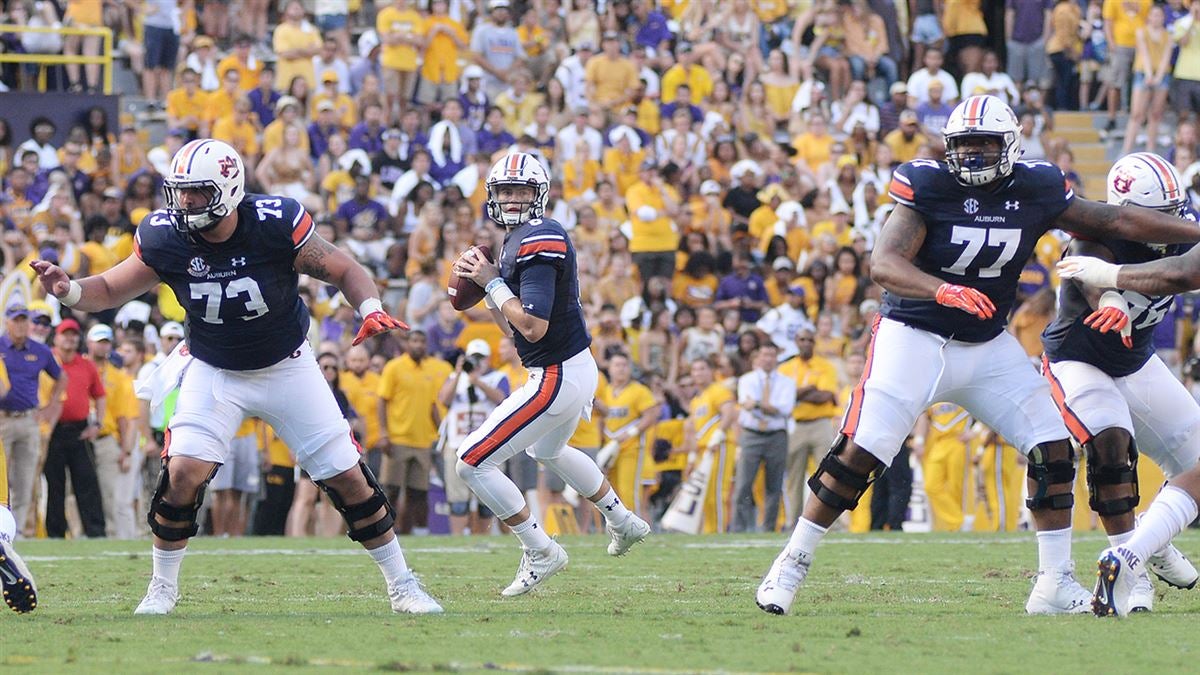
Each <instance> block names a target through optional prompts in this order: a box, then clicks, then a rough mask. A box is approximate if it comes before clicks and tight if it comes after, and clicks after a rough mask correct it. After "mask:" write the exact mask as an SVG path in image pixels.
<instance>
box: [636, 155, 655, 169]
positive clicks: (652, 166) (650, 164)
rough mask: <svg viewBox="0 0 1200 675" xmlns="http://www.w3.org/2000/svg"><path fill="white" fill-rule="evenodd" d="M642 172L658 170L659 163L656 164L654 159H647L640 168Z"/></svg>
mask: <svg viewBox="0 0 1200 675" xmlns="http://www.w3.org/2000/svg"><path fill="white" fill-rule="evenodd" d="M639 168H640V169H641V170H642V171H650V170H652V169H656V168H658V162H655V161H654V159H653V158H652V157H647V158H646V159H643V160H642V165H641V167H639Z"/></svg>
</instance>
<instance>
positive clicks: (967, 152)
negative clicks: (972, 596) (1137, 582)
mask: <svg viewBox="0 0 1200 675" xmlns="http://www.w3.org/2000/svg"><path fill="white" fill-rule="evenodd" d="M943 133H944V136H945V144H946V161H945V162H944V163H943V162H935V161H932V160H921V159H918V160H914V161H912V162H908V163H906V164H903V165H901V166H900V167H899V168H897V169H896V171H895V172H894V173H893V175H892V182H891V185H890V187H889V194H890V195H891V197H892V199H893V200H894V201H895V202H896V208H895V210H893V211H892V213H891V215H890V216H889V217H888V220H887V223H886V224H885V225H884V227H883V230H882V232H881V233H880V236H879V240H878V241H877V242H876V245H875V249H874V252H873V254H872V258H871V275H872V278H873V279H874V280H875V281H876V282H877V283H879V284H880V285H882V286H883V287H884V289H885V294H884V304H883V308H882V309H881V311H880V316H879V317H878V318H877V319H876V321H875V325H874V327H873V329H872V330H873V334H872V342H871V345H870V347H869V348H868V349H869V351H868V355H867V365H866V369H865V370H864V372H863V377H862V378H861V379H860V380H859V383H858V386H857V387H856V389H855V391H854V394H853V395H852V396H851V400H850V404H849V406H848V407H847V409H846V412H845V415H844V417H843V421H842V427H841V433H840V434H839V435H838V437H837V439H836V440H835V442H834V443H833V447H832V449H831V451H830V452H829V454H828V455H826V457H825V458H824V459H823V460H822V461H821V463H820V466H819V467H818V469H817V471H816V472H815V474H814V475H813V476H812V478H811V479H810V480H809V487H810V488H811V489H812V491H813V495H812V496H811V497H810V498H809V499H808V502H807V503H806V504H805V506H804V512H803V514H802V515H801V517H800V520H799V522H798V523H797V525H796V529H795V531H794V532H793V534H792V536H791V538H790V540H789V541H788V543H787V545H786V546H785V547H784V549H783V551H782V552H781V553H780V554H779V556H778V557H777V558H776V560H775V562H774V564H773V565H772V566H771V569H770V571H769V572H768V573H767V575H766V577H765V578H764V579H763V581H762V583H761V584H760V586H759V588H758V593H757V598H756V599H757V601H758V605H759V606H760V607H761V608H762V609H763V610H765V611H767V612H771V613H775V614H784V613H786V612H787V611H788V609H789V608H790V607H791V605H792V601H793V600H794V598H795V594H796V590H797V588H798V587H799V586H800V584H801V583H802V582H803V581H804V578H805V577H806V576H807V575H808V571H809V567H810V566H811V564H812V560H813V553H814V552H815V550H816V547H817V544H818V542H819V541H820V540H821V538H822V537H823V536H824V535H825V533H826V531H827V529H828V527H829V526H830V525H831V524H832V523H833V521H834V520H835V519H836V518H837V517H838V515H839V514H841V513H842V512H843V511H845V510H846V509H851V508H853V507H854V506H855V505H856V504H857V503H858V500H859V498H860V496H861V495H862V493H863V491H864V490H866V488H867V486H868V485H869V484H870V475H871V472H872V471H874V470H875V468H876V467H878V466H879V465H880V464H884V465H888V464H890V463H891V461H892V459H893V458H894V457H895V456H896V453H897V451H898V450H899V448H900V446H901V443H902V442H903V441H904V439H905V437H906V436H907V435H908V434H909V431H910V430H911V429H912V428H913V423H914V422H915V421H916V419H917V417H918V416H919V415H920V414H921V412H922V411H923V410H925V409H926V408H928V407H929V405H930V404H931V403H934V402H937V401H949V402H952V403H956V404H958V405H960V406H962V407H963V408H965V409H966V410H967V411H968V412H969V413H971V415H973V416H974V417H975V418H976V419H978V420H980V421H982V422H983V423H984V424H986V425H988V426H989V427H991V428H992V429H994V430H995V431H996V432H997V433H998V434H1000V435H1001V436H1003V437H1004V438H1006V439H1008V440H1009V441H1010V442H1012V443H1013V445H1015V446H1016V447H1017V448H1019V449H1020V450H1021V452H1023V453H1025V454H1026V455H1027V456H1028V458H1029V468H1028V485H1029V495H1030V497H1029V500H1028V502H1027V504H1028V506H1029V508H1030V511H1031V512H1032V514H1033V520H1034V524H1035V527H1036V529H1037V531H1038V559H1039V564H1038V570H1039V573H1038V577H1037V580H1036V582H1035V584H1034V587H1033V592H1032V593H1031V594H1030V596H1029V600H1028V602H1027V603H1026V605H1025V609H1026V611H1027V612H1030V613H1035V614H1044V613H1048V614H1058V613H1085V612H1087V611H1088V610H1089V604H1090V601H1091V593H1089V592H1088V591H1087V590H1085V589H1084V588H1083V587H1082V586H1080V585H1079V583H1078V582H1077V581H1076V580H1075V577H1074V571H1073V563H1072V561H1071V508H1072V506H1073V505H1074V497H1073V495H1072V492H1071V488H1072V485H1073V483H1074V479H1075V464H1074V461H1073V456H1072V450H1071V444H1070V442H1069V441H1068V434H1067V429H1066V427H1065V426H1064V424H1063V421H1062V418H1061V416H1059V414H1058V412H1057V410H1056V408H1055V407H1054V401H1053V400H1052V399H1051V397H1050V386H1049V384H1048V383H1047V382H1046V380H1045V379H1043V378H1041V377H1039V375H1038V373H1037V372H1036V370H1034V369H1033V368H1032V367H1031V365H1030V363H1029V360H1028V358H1027V357H1026V355H1025V352H1024V350H1023V349H1022V348H1021V346H1020V344H1019V343H1018V342H1017V340H1016V338H1015V337H1013V336H1012V335H1010V334H1009V333H1007V332H1005V330H1004V324H1005V322H1006V320H1007V318H1008V314H1009V312H1010V310H1011V309H1012V306H1013V302H1014V299H1015V295H1016V290H1017V280H1018V277H1019V275H1020V273H1021V268H1022V267H1023V266H1024V264H1025V261H1026V260H1028V259H1029V257H1030V255H1032V253H1033V250H1034V247H1035V246H1036V244H1037V241H1038V239H1039V238H1040V237H1041V236H1042V234H1044V233H1045V232H1046V231H1047V230H1048V229H1050V228H1055V227H1057V228H1061V229H1064V230H1068V231H1071V232H1077V233H1079V234H1082V235H1085V236H1090V237H1094V238H1101V237H1107V238H1119V239H1138V240H1146V241H1155V242H1165V243H1177V242H1188V241H1196V240H1197V239H1200V230H1198V229H1197V228H1195V227H1194V226H1189V225H1188V224H1186V223H1184V222H1183V221H1181V220H1179V219H1178V218H1174V217H1172V216H1169V215H1167V214H1164V213H1160V212H1158V211H1153V210H1149V209H1140V208H1137V207H1134V206H1112V205H1108V204H1101V203H1096V202H1089V201H1085V200H1082V199H1075V195H1074V193H1073V192H1072V191H1071V188H1070V186H1069V185H1068V184H1067V182H1066V180H1065V178H1064V177H1063V174H1062V171H1060V170H1059V169H1058V168H1057V167H1055V166H1054V165H1052V164H1050V163H1048V162H1042V161H1019V160H1020V157H1021V127H1020V124H1019V123H1018V122H1017V117H1016V115H1014V114H1013V111H1012V109H1010V108H1009V107H1008V106H1007V105H1006V104H1005V103H1004V102H1003V101H1001V100H1000V99H998V98H996V97H994V96H987V95H984V96H971V97H969V98H967V99H966V100H965V101H963V102H962V103H960V104H959V105H958V106H957V107H956V108H955V109H954V111H953V112H952V113H951V115H950V119H949V120H948V121H947V123H946V128H945V129H944V132H943Z"/></svg>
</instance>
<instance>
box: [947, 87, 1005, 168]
mask: <svg viewBox="0 0 1200 675" xmlns="http://www.w3.org/2000/svg"><path fill="white" fill-rule="evenodd" d="M942 135H943V136H944V137H945V140H946V164H948V165H950V172H951V173H953V174H954V177H955V178H957V179H958V182H960V183H962V184H963V185H975V186H979V185H987V184H988V183H991V182H992V181H995V180H997V179H1000V178H1004V177H1005V176H1007V175H1009V174H1010V173H1012V170H1013V165H1014V164H1016V163H1017V160H1018V159H1020V157H1021V152H1022V150H1021V123H1020V122H1019V121H1017V116H1016V115H1015V114H1014V113H1013V111H1012V108H1010V107H1008V104H1007V103H1005V102H1004V101H1001V100H1000V99H998V98H996V97H995V96H988V95H981V96H972V97H970V98H968V99H967V100H965V101H963V102H962V103H959V104H958V106H957V107H955V108H954V110H953V112H951V113H950V118H949V119H948V120H946V128H945V129H943V130H942ZM978 136H990V137H993V138H995V139H997V140H999V141H1000V152H999V153H981V152H963V151H962V150H961V149H960V146H961V144H962V142H963V140H965V139H967V138H972V137H978Z"/></svg>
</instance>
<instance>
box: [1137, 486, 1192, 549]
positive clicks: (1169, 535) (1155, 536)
mask: <svg viewBox="0 0 1200 675" xmlns="http://www.w3.org/2000/svg"><path fill="white" fill-rule="evenodd" d="M1196 511H1197V507H1196V500H1195V499H1193V498H1192V496H1191V495H1190V494H1188V493H1187V491H1185V490H1182V489H1180V488H1177V487H1175V486H1174V485H1168V486H1166V487H1164V488H1163V489H1162V491H1161V492H1159V493H1158V496H1157V497H1155V498H1154V501H1153V502H1152V503H1151V504H1150V508H1149V509H1147V510H1146V514H1145V515H1144V516H1142V519H1141V521H1139V522H1138V526H1137V527H1136V528H1134V530H1133V536H1132V537H1130V538H1129V541H1127V542H1125V548H1127V549H1129V551H1131V552H1132V553H1133V554H1134V555H1136V556H1137V557H1138V559H1139V560H1141V561H1142V562H1145V561H1146V559H1147V558H1149V557H1150V556H1152V555H1154V554H1155V553H1158V552H1159V551H1161V550H1162V549H1163V547H1164V546H1166V545H1167V544H1169V543H1171V540H1172V539H1174V538H1175V535H1177V534H1179V533H1180V532H1182V531H1183V530H1184V528H1186V527H1187V526H1188V525H1189V524H1191V522H1192V521H1193V520H1195V519H1196Z"/></svg>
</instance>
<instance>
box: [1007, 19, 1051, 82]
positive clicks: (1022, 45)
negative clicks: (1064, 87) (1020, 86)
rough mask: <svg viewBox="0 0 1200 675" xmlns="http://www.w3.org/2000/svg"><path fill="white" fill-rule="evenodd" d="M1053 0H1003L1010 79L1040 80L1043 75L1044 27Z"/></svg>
mask: <svg viewBox="0 0 1200 675" xmlns="http://www.w3.org/2000/svg"><path fill="white" fill-rule="evenodd" d="M1053 9H1054V0H1006V2H1005V22H1004V25H1005V27H1006V28H1007V31H1006V34H1005V36H1004V37H1005V39H1006V40H1007V45H1008V68H1007V69H1006V70H1007V71H1008V74H1009V76H1010V77H1012V79H1013V82H1024V81H1026V80H1034V81H1036V82H1039V83H1040V82H1041V80H1042V78H1043V77H1044V76H1045V74H1046V35H1045V33H1044V31H1045V29H1046V26H1049V25H1050V12H1051V11H1052V10H1053Z"/></svg>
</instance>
